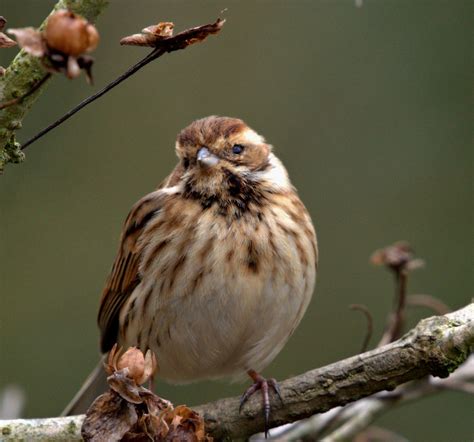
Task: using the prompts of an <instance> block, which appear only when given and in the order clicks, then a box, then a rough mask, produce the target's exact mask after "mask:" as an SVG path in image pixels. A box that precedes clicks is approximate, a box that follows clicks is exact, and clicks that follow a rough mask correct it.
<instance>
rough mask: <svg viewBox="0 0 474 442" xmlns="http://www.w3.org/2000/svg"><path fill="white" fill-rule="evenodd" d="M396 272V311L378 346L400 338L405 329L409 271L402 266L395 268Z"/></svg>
mask: <svg viewBox="0 0 474 442" xmlns="http://www.w3.org/2000/svg"><path fill="white" fill-rule="evenodd" d="M394 274H395V287H396V294H395V303H396V307H395V311H394V312H393V313H391V314H390V316H389V320H388V323H387V327H386V330H385V332H384V334H383V336H382V339H381V340H380V342H379V344H378V346H379V347H381V346H382V345H386V344H388V343H389V342H393V341H394V340H395V339H398V338H399V337H400V336H401V334H402V330H403V325H404V323H405V302H406V292H407V272H406V270H405V269H404V268H403V267H402V266H400V267H398V268H395V269H394Z"/></svg>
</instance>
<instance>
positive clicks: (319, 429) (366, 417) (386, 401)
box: [270, 356, 474, 442]
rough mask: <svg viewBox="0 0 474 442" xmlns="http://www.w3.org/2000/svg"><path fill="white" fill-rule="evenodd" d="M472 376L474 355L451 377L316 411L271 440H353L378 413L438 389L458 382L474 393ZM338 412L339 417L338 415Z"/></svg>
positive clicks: (408, 385)
mask: <svg viewBox="0 0 474 442" xmlns="http://www.w3.org/2000/svg"><path fill="white" fill-rule="evenodd" d="M470 380H471V381H472V380H474V356H470V357H469V359H468V360H467V361H466V362H465V363H464V364H463V365H462V366H461V367H459V369H458V370H456V371H455V372H454V373H453V374H452V375H451V376H450V377H449V378H444V379H439V378H434V377H431V376H430V377H427V378H424V379H421V380H419V381H413V382H411V383H408V384H405V385H402V386H400V387H398V388H396V389H395V390H394V391H392V392H381V393H378V394H376V395H375V396H373V397H369V398H365V399H362V400H360V401H358V402H356V403H352V404H349V405H347V406H345V407H341V408H334V409H332V410H330V411H329V412H327V413H324V414H319V415H315V416H313V417H311V418H310V419H307V420H305V421H301V422H298V423H297V424H295V425H293V426H291V427H289V428H286V429H284V430H283V431H280V432H277V433H276V434H274V436H273V437H272V438H270V440H272V439H275V440H297V439H301V438H310V439H311V440H315V439H316V440H322V441H325V442H330V441H332V442H334V441H339V440H351V439H352V438H353V437H354V436H355V435H356V434H357V433H359V432H360V431H362V430H364V429H365V428H367V427H368V426H369V425H370V424H371V423H372V422H374V421H375V420H376V419H377V417H379V416H380V415H381V414H385V413H387V412H388V411H390V410H391V409H392V408H394V407H396V406H400V405H405V404H408V403H410V402H413V401H415V400H417V399H420V398H422V397H426V396H429V395H432V394H435V393H441V392H443V391H446V390H453V389H456V385H463V387H464V388H463V389H462V390H461V391H464V392H466V393H470V394H474V392H473V391H472V387H473V384H472V383H470V382H468V381H470ZM336 414H337V419H335V416H336ZM331 428H332V432H331V434H330V435H328V436H327V437H325V438H321V437H320V436H321V435H322V434H325V433H327V432H328V431H329V430H330V429H331Z"/></svg>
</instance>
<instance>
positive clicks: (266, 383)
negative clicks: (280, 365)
mask: <svg viewBox="0 0 474 442" xmlns="http://www.w3.org/2000/svg"><path fill="white" fill-rule="evenodd" d="M247 373H248V375H249V376H250V377H251V378H252V379H253V385H251V386H250V387H249V388H247V390H246V391H245V393H244V394H243V395H242V397H241V398H240V407H239V413H240V412H241V411H242V408H243V406H244V404H245V403H246V402H247V400H248V399H249V398H250V396H252V395H253V394H254V393H255V392H256V391H258V390H261V392H262V400H263V413H264V419H265V438H267V436H268V430H269V422H270V408H271V407H270V395H269V390H270V388H271V389H272V390H273V391H274V392H275V393H276V394H277V396H278V398H279V399H280V402H283V399H282V398H281V392H280V387H279V386H278V383H277V381H276V380H275V379H273V378H270V379H265V378H264V377H263V376H261V375H259V374H258V373H257V372H256V371H254V370H249V371H248V372H247Z"/></svg>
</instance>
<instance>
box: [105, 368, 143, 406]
mask: <svg viewBox="0 0 474 442" xmlns="http://www.w3.org/2000/svg"><path fill="white" fill-rule="evenodd" d="M107 382H108V384H109V386H110V388H111V389H112V390H114V391H116V392H117V393H118V394H119V395H120V396H121V397H122V398H123V399H125V400H126V401H128V402H130V403H132V404H141V403H142V402H143V399H142V398H141V397H140V388H141V387H139V386H138V385H137V384H136V383H135V381H134V380H133V379H132V378H130V376H129V373H128V368H124V369H122V370H119V371H116V372H115V373H113V374H112V375H110V376H109V377H108V378H107Z"/></svg>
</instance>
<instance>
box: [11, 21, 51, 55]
mask: <svg viewBox="0 0 474 442" xmlns="http://www.w3.org/2000/svg"><path fill="white" fill-rule="evenodd" d="M8 33H9V34H11V35H14V36H15V38H16V41H17V43H18V45H19V46H20V48H22V49H24V50H25V51H26V52H28V53H29V54H31V55H34V56H35V57H42V56H43V55H44V54H45V53H46V44H45V42H44V40H43V36H42V35H41V32H39V31H37V30H36V29H35V28H31V27H29V28H17V29H9V30H8Z"/></svg>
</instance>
